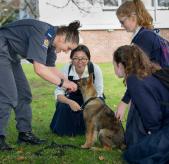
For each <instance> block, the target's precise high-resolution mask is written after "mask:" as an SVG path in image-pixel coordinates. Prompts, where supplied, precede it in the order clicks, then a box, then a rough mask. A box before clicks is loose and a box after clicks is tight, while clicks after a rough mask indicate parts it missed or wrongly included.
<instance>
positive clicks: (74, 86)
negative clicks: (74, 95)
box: [63, 80, 77, 92]
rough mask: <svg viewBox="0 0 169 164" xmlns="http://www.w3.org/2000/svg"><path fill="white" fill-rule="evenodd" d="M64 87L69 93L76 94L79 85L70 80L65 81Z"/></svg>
mask: <svg viewBox="0 0 169 164" xmlns="http://www.w3.org/2000/svg"><path fill="white" fill-rule="evenodd" d="M63 87H64V88H65V89H67V90H68V92H75V91H76V90H77V84H76V83H74V82H72V81H69V80H65V81H64V83H63Z"/></svg>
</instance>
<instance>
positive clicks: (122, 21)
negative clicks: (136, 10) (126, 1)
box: [119, 17, 128, 25]
mask: <svg viewBox="0 0 169 164" xmlns="http://www.w3.org/2000/svg"><path fill="white" fill-rule="evenodd" d="M127 19H128V17H124V19H123V20H119V22H120V23H121V25H124V23H125V21H126V20H127Z"/></svg>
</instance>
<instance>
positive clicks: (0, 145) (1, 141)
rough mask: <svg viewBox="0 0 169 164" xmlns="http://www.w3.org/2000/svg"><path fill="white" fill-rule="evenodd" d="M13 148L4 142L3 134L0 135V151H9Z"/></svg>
mask: <svg viewBox="0 0 169 164" xmlns="http://www.w3.org/2000/svg"><path fill="white" fill-rule="evenodd" d="M12 149H13V148H12V147H10V146H9V145H8V144H7V143H6V142H5V136H0V151H1V150H2V151H5V150H7V151H10V150H12Z"/></svg>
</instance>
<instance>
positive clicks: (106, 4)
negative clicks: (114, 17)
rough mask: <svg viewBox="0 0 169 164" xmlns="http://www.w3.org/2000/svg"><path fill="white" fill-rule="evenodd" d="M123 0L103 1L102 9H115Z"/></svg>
mask: <svg viewBox="0 0 169 164" xmlns="http://www.w3.org/2000/svg"><path fill="white" fill-rule="evenodd" d="M124 1H125V0H103V5H104V9H116V8H117V7H118V6H120V5H121V4H122V3H123V2H124Z"/></svg>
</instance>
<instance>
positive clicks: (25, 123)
mask: <svg viewBox="0 0 169 164" xmlns="http://www.w3.org/2000/svg"><path fill="white" fill-rule="evenodd" d="M31 100H32V95H31V91H30V87H29V84H28V82H27V79H26V77H25V74H24V72H23V70H22V67H21V64H20V61H14V60H12V59H11V57H10V55H9V51H8V45H7V44H6V43H5V42H3V39H2V40H1V41H0V135H6V133H5V129H6V127H7V124H8V120H9V116H10V113H11V109H14V112H15V119H16V122H17V123H16V128H17V130H18V131H19V132H27V131H31V130H32V129H31V120H32V110H31V107H30V103H31Z"/></svg>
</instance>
